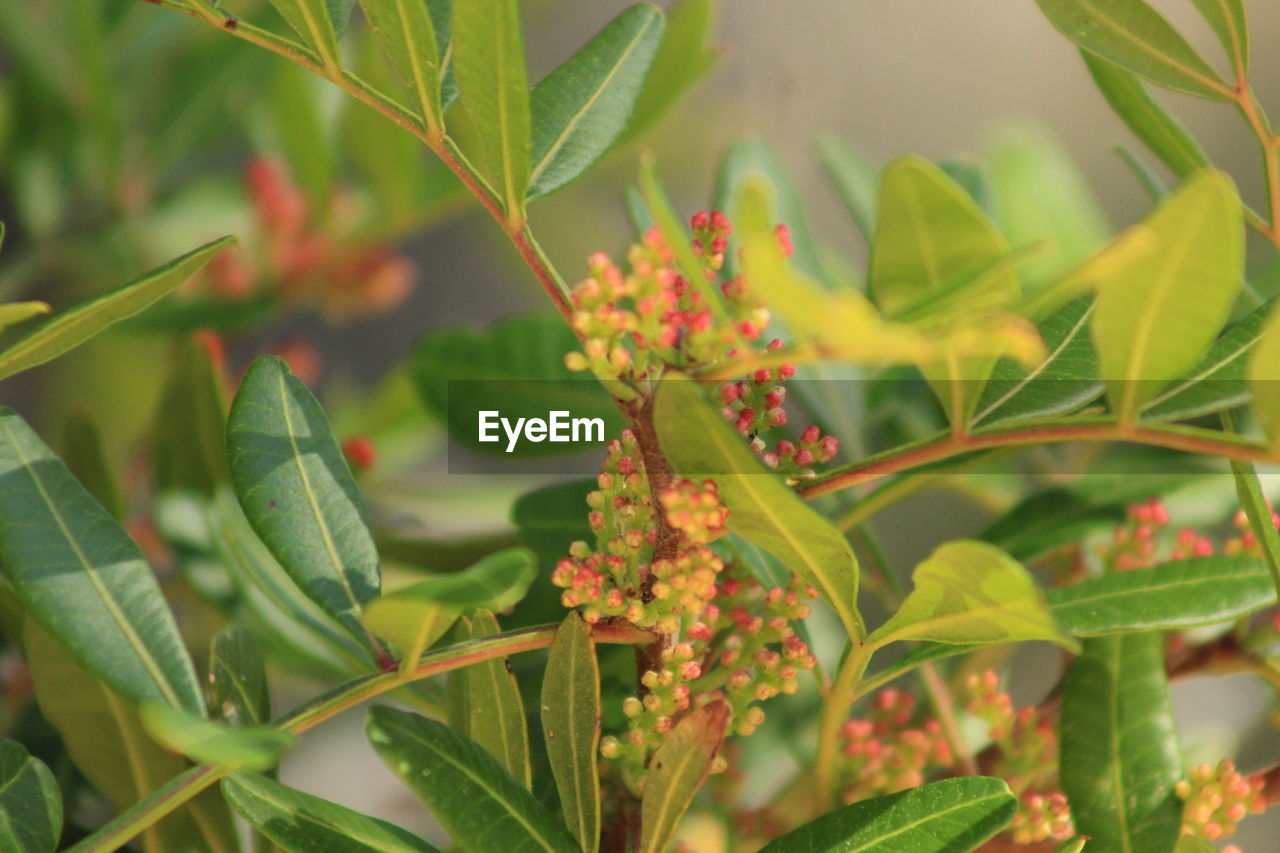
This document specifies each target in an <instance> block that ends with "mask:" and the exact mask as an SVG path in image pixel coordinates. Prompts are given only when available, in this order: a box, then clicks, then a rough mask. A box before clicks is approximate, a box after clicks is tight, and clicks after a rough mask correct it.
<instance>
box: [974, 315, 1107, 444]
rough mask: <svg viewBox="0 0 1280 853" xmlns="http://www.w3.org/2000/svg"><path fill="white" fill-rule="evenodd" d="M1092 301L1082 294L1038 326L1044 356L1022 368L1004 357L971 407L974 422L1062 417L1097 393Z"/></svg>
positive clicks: (1004, 421)
mask: <svg viewBox="0 0 1280 853" xmlns="http://www.w3.org/2000/svg"><path fill="white" fill-rule="evenodd" d="M1093 310H1094V301H1093V299H1091V298H1089V297H1087V296H1082V297H1080V298H1078V299H1075V300H1073V301H1071V302H1068V303H1067V304H1066V305H1064V306H1062V307H1061V308H1059V309H1058V310H1057V311H1055V312H1053V313H1052V314H1050V315H1049V316H1048V317H1045V318H1044V319H1043V320H1041V321H1040V322H1039V323H1038V324H1037V328H1038V329H1039V331H1040V335H1041V337H1042V338H1043V339H1044V346H1045V349H1046V350H1048V354H1047V355H1046V356H1045V357H1044V359H1043V360H1041V362H1040V363H1039V364H1037V365H1036V366H1035V367H1033V368H1031V369H1030V370H1027V369H1026V368H1025V367H1023V366H1022V365H1020V364H1018V362H1017V361H1015V360H1013V359H1008V358H1004V359H1001V360H1000V361H998V362H997V363H996V366H995V369H994V370H992V371H991V379H990V380H988V382H987V384H986V386H985V387H984V388H983V389H982V395H981V396H980V397H979V398H978V403H977V406H976V407H975V408H974V415H973V422H974V423H975V424H977V425H980V426H991V425H994V424H999V423H1006V422H1009V421H1014V420H1019V419H1022V418H1033V417H1044V416H1047V415H1064V414H1067V413H1069V412H1074V411H1076V410H1077V409H1079V408H1081V407H1082V406H1085V405H1087V404H1089V403H1090V402H1092V401H1093V400H1096V399H1097V398H1098V395H1100V394H1101V393H1102V382H1101V380H1099V379H1098V378H1097V376H1098V354H1097V353H1096V352H1094V349H1093V342H1092V341H1091V340H1090V338H1089V319H1090V318H1091V317H1092V316H1093Z"/></svg>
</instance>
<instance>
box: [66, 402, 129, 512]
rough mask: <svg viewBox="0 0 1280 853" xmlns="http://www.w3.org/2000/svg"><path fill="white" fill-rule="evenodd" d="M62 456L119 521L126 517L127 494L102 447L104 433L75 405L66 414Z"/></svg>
mask: <svg viewBox="0 0 1280 853" xmlns="http://www.w3.org/2000/svg"><path fill="white" fill-rule="evenodd" d="M62 447H63V451H62V458H63V459H64V460H65V461H66V463H67V469H68V470H69V471H70V472H71V475H72V476H73V477H75V478H76V479H77V480H79V481H80V483H81V485H83V486H84V487H85V489H87V490H88V492H89V494H91V495H93V497H94V499H95V500H97V502H98V503H100V504H102V508H103V509H105V510H106V511H107V512H109V513H111V517H112V518H114V519H115V520H116V521H120V522H123V521H125V517H126V507H125V502H124V495H123V494H121V492H120V483H119V481H118V480H117V479H116V475H115V472H114V471H113V470H112V469H111V463H110V462H108V461H107V458H106V455H105V451H104V450H103V449H102V436H101V435H100V434H99V433H98V427H97V426H96V425H95V424H94V422H93V420H92V419H91V418H90V417H89V416H88V415H87V414H85V413H84V412H83V411H81V410H79V409H76V410H73V411H72V412H71V414H69V415H68V416H67V422H66V425H65V426H64V428H63V432H62Z"/></svg>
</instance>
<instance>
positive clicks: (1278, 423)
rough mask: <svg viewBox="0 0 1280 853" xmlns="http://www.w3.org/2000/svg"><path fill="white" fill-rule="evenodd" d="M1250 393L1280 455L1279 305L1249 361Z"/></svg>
mask: <svg viewBox="0 0 1280 853" xmlns="http://www.w3.org/2000/svg"><path fill="white" fill-rule="evenodd" d="M1249 390H1250V391H1252V392H1253V415H1254V417H1255V418H1257V421H1258V424H1259V426H1261V427H1262V429H1263V431H1264V432H1265V433H1266V434H1267V437H1268V438H1269V439H1270V440H1271V450H1272V452H1273V453H1276V454H1280V305H1276V306H1275V307H1274V308H1273V309H1272V311H1271V318H1270V319H1269V320H1267V321H1266V325H1265V326H1264V327H1263V329H1262V333H1261V335H1260V336H1259V338H1258V343H1257V345H1256V346H1255V347H1254V350H1253V355H1252V356H1250V357H1249Z"/></svg>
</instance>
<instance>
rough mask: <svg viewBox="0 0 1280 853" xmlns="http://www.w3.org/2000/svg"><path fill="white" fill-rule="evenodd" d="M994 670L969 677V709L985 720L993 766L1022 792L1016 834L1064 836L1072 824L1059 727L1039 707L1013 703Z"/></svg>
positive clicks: (1030, 838) (1030, 839)
mask: <svg viewBox="0 0 1280 853" xmlns="http://www.w3.org/2000/svg"><path fill="white" fill-rule="evenodd" d="M999 684H1000V679H999V677H998V676H997V675H996V674H995V672H994V671H992V670H989V669H988V670H986V671H984V672H983V673H981V674H980V675H979V674H973V675H970V676H969V678H968V679H967V680H966V682H965V692H966V693H967V694H968V697H969V701H968V705H967V709H968V711H969V713H970V714H973V715H974V716H975V717H977V718H978V719H980V720H982V721H983V722H984V723H986V724H987V734H988V736H989V737H990V738H991V743H992V744H993V745H994V746H995V748H996V750H997V753H998V757H997V759H996V762H995V764H994V766H993V768H992V772H993V773H994V774H995V775H996V776H999V777H1000V778H1002V779H1004V780H1005V781H1006V782H1007V783H1008V784H1009V788H1010V790H1012V791H1013V792H1014V793H1015V794H1017V795H1018V797H1019V800H1018V811H1017V814H1016V815H1015V817H1014V819H1013V823H1012V824H1011V825H1010V832H1011V833H1012V837H1013V840H1014V841H1015V842H1016V843H1018V844H1032V843H1035V842H1039V841H1045V840H1046V839H1050V840H1053V841H1064V840H1066V839H1067V838H1070V837H1071V835H1072V833H1073V832H1074V829H1073V828H1072V824H1071V812H1070V809H1069V808H1068V806H1067V800H1066V798H1065V797H1064V796H1063V795H1062V794H1061V792H1060V791H1059V790H1058V730H1057V727H1056V726H1055V725H1054V724H1053V722H1052V721H1051V720H1049V719H1046V718H1045V716H1044V715H1043V714H1042V713H1041V712H1040V711H1039V709H1037V708H1033V707H1026V708H1018V709H1017V710H1015V709H1014V707H1013V700H1012V699H1011V698H1010V696H1009V694H1008V693H1004V692H1002V691H1001V690H1000V689H999Z"/></svg>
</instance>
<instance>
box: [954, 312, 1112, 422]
mask: <svg viewBox="0 0 1280 853" xmlns="http://www.w3.org/2000/svg"><path fill="white" fill-rule="evenodd" d="M1097 304H1098V303H1097V302H1093V303H1091V304H1090V305H1089V307H1088V308H1086V309H1085V311H1084V313H1083V314H1081V315H1080V319H1079V320H1077V321H1076V323H1075V325H1074V326H1072V327H1071V331H1069V332H1067V336H1066V337H1065V338H1063V339H1062V343H1060V344H1058V345H1057V346H1056V347H1054V349H1053V352H1051V353H1049V354H1048V355H1047V356H1045V359H1044V361H1042V362H1040V364H1039V365H1038V366H1037V367H1036V368H1035V369H1034V370H1032V371H1031V372H1030V373H1028V374H1027V375H1026V376H1024V377H1023V378H1022V379H1021V380H1020V381H1019V382H1018V383H1017V384H1015V385H1014V386H1013V387H1012V388H1010V389H1009V390H1008V391H1006V392H1005V393H1004V394H1002V395H1001V396H1000V397H998V398H996V400H995V401H994V402H992V403H991V404H990V405H988V406H987V407H986V408H985V409H983V410H982V412H981V413H980V414H978V415H975V416H974V418H973V422H974V423H980V422H981V421H982V420H983V419H984V418H986V417H988V416H990V415H991V413H992V412H993V411H995V410H997V409H999V408H1000V407H1001V406H1003V405H1004V404H1005V403H1007V402H1008V401H1009V400H1010V399H1011V398H1012V397H1014V396H1015V395H1017V394H1018V393H1019V392H1020V391H1021V390H1022V389H1023V388H1025V387H1026V386H1027V385H1028V384H1029V383H1030V382H1031V381H1032V380H1034V379H1035V378H1036V377H1037V376H1039V375H1040V374H1041V373H1044V372H1045V371H1046V370H1048V369H1049V366H1050V365H1051V364H1052V363H1053V361H1054V360H1055V359H1057V358H1058V357H1059V356H1061V355H1062V353H1063V352H1065V351H1066V349H1067V347H1069V346H1070V345H1071V344H1072V343H1073V342H1074V341H1075V339H1076V336H1077V335H1078V334H1079V333H1080V330H1081V329H1083V328H1084V327H1085V326H1086V324H1087V323H1088V322H1089V318H1090V317H1092V316H1093V309H1094V308H1095V307H1096V306H1097Z"/></svg>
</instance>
